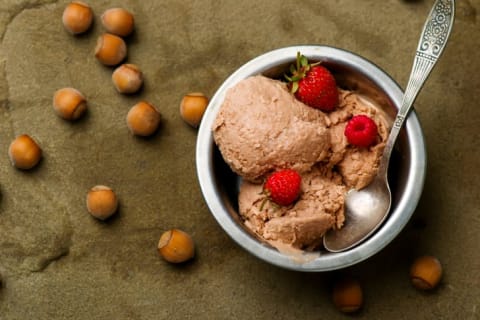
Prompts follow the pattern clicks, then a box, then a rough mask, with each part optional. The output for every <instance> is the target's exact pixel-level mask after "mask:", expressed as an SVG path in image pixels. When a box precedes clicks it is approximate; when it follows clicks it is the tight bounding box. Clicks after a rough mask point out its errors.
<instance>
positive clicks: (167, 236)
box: [158, 229, 195, 263]
mask: <svg viewBox="0 0 480 320" xmlns="http://www.w3.org/2000/svg"><path fill="white" fill-rule="evenodd" d="M158 253H159V254H160V255H161V256H162V257H163V258H164V259H165V260H167V261H168V262H172V263H181V262H185V261H187V260H190V259H191V258H193V256H194V255H195V245H194V243H193V240H192V237H190V235H189V234H188V233H186V232H184V231H182V230H179V229H172V230H169V231H166V232H164V233H163V234H162V236H161V237H160V241H159V242H158Z"/></svg>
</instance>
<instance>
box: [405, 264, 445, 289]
mask: <svg viewBox="0 0 480 320" xmlns="http://www.w3.org/2000/svg"><path fill="white" fill-rule="evenodd" d="M441 278H442V265H441V264H440V261H438V259H437V258H435V257H432V256H421V257H418V258H417V259H415V261H414V262H413V264H412V267H411V268H410V279H411V281H412V284H413V286H414V287H415V288H417V289H420V290H431V289H433V288H435V287H436V286H437V285H438V283H439V282H440V279H441Z"/></svg>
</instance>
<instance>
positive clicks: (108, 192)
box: [87, 185, 118, 220]
mask: <svg viewBox="0 0 480 320" xmlns="http://www.w3.org/2000/svg"><path fill="white" fill-rule="evenodd" d="M117 208H118V199H117V196H116V195H115V192H113V190H112V189H111V188H109V187H107V186H102V185H99V186H95V187H93V188H92V189H90V191H88V193H87V210H88V212H89V213H90V214H91V215H92V216H94V217H95V218H97V219H100V220H105V219H107V218H108V217H110V216H111V215H112V214H114V213H115V211H117Z"/></svg>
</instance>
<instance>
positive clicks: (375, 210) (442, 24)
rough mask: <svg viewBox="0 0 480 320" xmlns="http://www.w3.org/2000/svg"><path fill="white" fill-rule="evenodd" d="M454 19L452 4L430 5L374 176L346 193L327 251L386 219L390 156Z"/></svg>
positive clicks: (451, 0)
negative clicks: (340, 223)
mask: <svg viewBox="0 0 480 320" xmlns="http://www.w3.org/2000/svg"><path fill="white" fill-rule="evenodd" d="M454 15H455V0H437V1H436V2H435V4H434V5H433V8H432V10H431V11H430V14H429V16H428V18H427V21H426V22H425V25H424V27H423V31H422V34H421V37H420V41H419V44H418V47H417V51H416V56H415V60H414V63H413V67H412V71H411V74H410V79H409V81H408V84H407V88H406V90H405V93H404V95H403V100H402V104H401V108H400V110H399V111H398V113H397V116H396V118H395V121H394V124H393V127H392V129H391V131H390V135H389V137H388V140H387V143H386V146H385V149H384V152H383V155H382V158H381V159H380V165H379V169H378V173H377V175H376V177H375V178H374V180H373V181H372V182H371V183H370V184H369V185H368V186H367V187H365V188H363V189H361V190H354V189H352V190H350V191H348V193H347V195H346V198H345V224H344V226H343V227H342V228H341V229H332V230H330V231H328V232H327V233H326V235H325V236H324V238H323V244H324V246H325V249H327V250H328V251H331V252H341V251H344V250H347V249H350V248H352V247H354V246H356V245H357V244H359V243H360V242H362V241H364V240H365V239H367V238H368V237H369V236H370V235H371V234H372V233H373V232H374V231H375V230H376V229H377V228H378V227H379V226H380V225H381V224H382V222H383V221H384V220H385V218H386V217H387V215H388V212H389V211H390V207H391V202H392V195H391V192H390V187H389V184H388V179H387V178H388V177H387V173H388V165H389V162H390V156H391V154H392V150H393V147H394V145H395V142H396V140H397V138H398V135H399V132H400V129H401V128H402V126H403V124H404V122H405V120H406V119H407V116H408V114H409V112H410V110H411V109H412V106H413V103H414V101H415V99H416V97H417V95H418V93H419V92H420V89H421V88H422V86H423V84H424V83H425V80H426V79H427V77H428V75H429V74H430V72H431V71H432V69H433V67H434V66H435V63H436V62H437V60H438V58H439V57H440V55H441V53H442V52H443V49H444V48H445V46H446V43H447V40H448V37H449V35H450V31H451V29H452V26H453V21H454Z"/></svg>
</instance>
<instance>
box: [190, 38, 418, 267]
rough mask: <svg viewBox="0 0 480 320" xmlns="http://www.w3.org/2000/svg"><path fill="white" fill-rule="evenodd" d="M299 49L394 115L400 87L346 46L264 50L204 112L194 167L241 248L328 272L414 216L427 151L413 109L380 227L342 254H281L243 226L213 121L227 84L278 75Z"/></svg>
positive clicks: (387, 238) (386, 239) (235, 185)
mask: <svg viewBox="0 0 480 320" xmlns="http://www.w3.org/2000/svg"><path fill="white" fill-rule="evenodd" d="M297 52H301V53H302V54H303V55H305V56H306V57H308V58H309V60H311V61H315V60H321V61H322V63H323V64H324V65H325V66H326V67H327V68H329V69H330V70H331V71H332V73H333V74H334V76H335V78H336V80H337V84H338V85H339V86H340V87H342V88H345V89H350V90H355V91H356V92H357V93H359V94H361V95H362V96H363V97H365V98H367V99H369V100H370V102H373V103H374V104H375V105H377V106H378V107H380V108H382V109H383V110H385V111H386V112H387V114H389V115H390V116H391V117H392V119H393V118H394V116H395V114H396V112H397V110H398V109H399V106H400V104H401V100H402V96H403V92H402V90H401V88H400V87H399V86H398V85H397V84H396V83H395V81H394V80H392V78H391V77H389V76H388V75H387V74H386V73H385V72H384V71H382V70H381V69H380V68H379V67H377V66H376V65H374V64H373V63H371V62H369V61H368V60H366V59H364V58H362V57H360V56H358V55H356V54H354V53H351V52H348V51H345V50H341V49H338V48H333V47H327V46H292V47H286V48H281V49H277V50H274V51H270V52H267V53H265V54H263V55H261V56H259V57H257V58H254V59H253V60H251V61H249V62H248V63H246V64H245V65H243V66H242V67H240V68H239V69H238V70H237V71H235V72H234V73H233V74H232V75H231V76H230V77H229V78H228V79H227V80H225V82H224V83H223V84H222V85H221V86H220V88H219V89H218V91H217V92H216V93H215V95H214V96H213V97H212V99H211V101H210V104H209V106H208V108H207V111H206V112H205V114H204V116H203V119H202V122H201V125H200V128H199V132H198V138H197V147H196V165H197V175H198V179H199V183H200V187H201V190H202V193H203V196H204V198H205V201H206V203H207V205H208V207H209V209H210V211H211V212H212V214H213V216H214V217H215V219H216V220H217V221H218V223H219V224H220V226H221V227H222V228H223V229H224V230H225V232H227V233H228V235H229V236H230V237H231V238H232V239H233V240H234V241H236V242H237V243H238V244H239V245H240V246H242V247H243V248H244V249H245V250H247V251H249V252H250V253H252V254H253V255H255V256H257V257H258V258H260V259H262V260H265V261H267V262H269V263H271V264H273V265H276V266H279V267H283V268H287V269H292V270H297V271H328V270H335V269H340V268H345V267H348V266H350V265H353V264H356V263H358V262H360V261H363V260H365V259H367V258H369V257H371V256H372V255H374V254H375V253H377V252H379V251H380V250H381V249H383V248H384V247H385V246H386V245H387V244H388V243H390V242H391V241H392V240H393V239H394V238H395V237H396V236H397V235H398V234H399V232H400V231H401V230H402V229H403V227H404V226H405V224H406V223H407V222H408V220H409V219H410V217H411V216H412V214H413V212H414V210H415V208H416V206H417V204H418V201H419V198H420V195H421V193H422V190H423V184H424V180H425V170H426V151H425V144H424V137H423V132H422V129H421V126H420V123H419V121H418V118H417V115H416V114H415V112H414V111H413V112H412V113H411V114H410V115H409V118H408V120H407V121H406V125H405V127H404V128H403V129H402V132H401V134H400V137H399V140H398V141H397V144H396V147H395V150H394V154H393V159H392V163H391V164H390V174H389V177H390V184H391V187H392V196H393V203H392V208H391V211H390V214H389V216H388V218H387V219H386V221H385V222H384V223H383V225H382V226H381V227H380V228H379V229H378V230H377V231H376V232H375V233H374V234H373V235H372V236H370V237H369V238H368V239H367V240H366V241H364V242H362V243H361V244H360V245H358V246H356V247H354V248H352V249H350V250H348V251H345V252H340V253H330V252H326V251H323V250H320V251H318V252H313V253H306V254H305V255H303V256H302V257H299V256H297V255H295V256H294V255H290V254H286V253H282V252H279V251H278V250H277V249H275V248H273V247H272V246H270V245H269V244H267V243H266V242H264V241H262V240H261V239H259V238H257V237H256V236H255V235H253V234H252V233H251V232H250V231H249V230H248V229H246V227H245V226H244V225H243V223H242V221H241V219H240V217H239V215H238V213H237V211H238V204H237V196H238V190H239V185H240V181H241V180H240V179H241V178H240V177H238V176H237V175H236V174H234V173H233V172H232V171H231V170H230V168H229V167H228V165H227V164H225V162H224V161H223V158H222V156H221V154H220V152H219V150H218V148H217V146H216V145H215V143H214V141H213V135H212V124H213V122H214V119H215V117H216V115H217V113H218V111H219V109H220V106H221V104H222V102H223V100H224V97H225V93H226V91H227V89H228V88H230V87H232V86H234V85H235V84H236V83H238V82H239V81H241V80H242V79H245V78H247V77H249V76H252V75H257V74H263V75H265V76H268V77H272V78H280V77H281V75H282V74H283V73H284V72H285V71H286V70H287V68H288V66H289V65H290V64H291V63H293V62H294V61H295V59H296V55H297Z"/></svg>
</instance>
